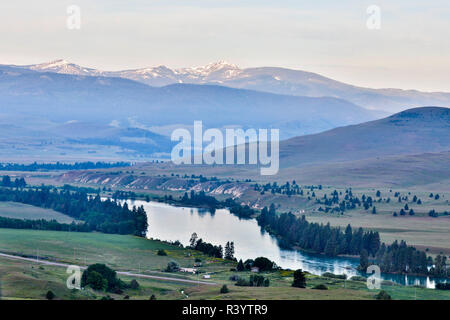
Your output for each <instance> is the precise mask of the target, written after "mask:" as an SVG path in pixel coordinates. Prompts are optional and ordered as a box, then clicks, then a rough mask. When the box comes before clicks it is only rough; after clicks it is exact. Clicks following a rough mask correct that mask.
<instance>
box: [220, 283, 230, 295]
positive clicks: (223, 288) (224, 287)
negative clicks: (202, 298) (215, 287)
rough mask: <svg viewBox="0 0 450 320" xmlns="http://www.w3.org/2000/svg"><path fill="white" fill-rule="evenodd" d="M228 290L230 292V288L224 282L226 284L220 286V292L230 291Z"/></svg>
mask: <svg viewBox="0 0 450 320" xmlns="http://www.w3.org/2000/svg"><path fill="white" fill-rule="evenodd" d="M228 292H230V290H228V287H227V285H226V284H224V285H223V286H222V288H220V293H228Z"/></svg>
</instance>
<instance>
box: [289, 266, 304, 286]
mask: <svg viewBox="0 0 450 320" xmlns="http://www.w3.org/2000/svg"><path fill="white" fill-rule="evenodd" d="M292 286H293V287H296V288H306V274H305V273H304V272H303V271H302V269H298V270H295V271H294V281H293V282H292Z"/></svg>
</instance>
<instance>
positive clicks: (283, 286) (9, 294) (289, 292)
mask: <svg viewBox="0 0 450 320" xmlns="http://www.w3.org/2000/svg"><path fill="white" fill-rule="evenodd" d="M159 249H164V250H166V252H167V253H168V256H158V255H157V250H159ZM38 250H39V251H38ZM0 252H3V253H11V254H16V255H26V256H29V257H34V258H35V255H36V254H37V253H38V252H39V259H40V260H41V261H42V260H50V261H55V262H65V263H73V264H78V265H85V264H92V263H105V264H107V265H108V266H110V267H112V268H113V269H115V270H117V271H120V270H122V271H134V272H140V273H147V274H155V275H159V276H161V275H163V276H168V277H177V278H184V279H191V280H196V279H197V276H195V275H189V274H184V273H160V271H161V270H162V269H163V268H164V267H165V266H166V265H167V263H168V262H169V261H171V260H175V261H177V262H178V263H179V264H180V265H181V266H182V267H192V266H193V265H194V262H195V259H196V258H197V259H200V260H201V261H202V266H201V267H199V270H200V272H201V273H209V274H210V275H211V279H210V281H212V282H215V283H217V285H213V286H211V285H208V286H207V285H196V284H189V283H177V282H171V281H167V280H153V279H142V278H137V280H138V282H139V284H140V288H139V289H138V290H130V289H127V290H125V292H124V293H123V294H120V295H117V294H110V295H111V296H112V297H113V298H115V299H123V298H124V297H125V296H126V295H128V296H129V297H130V299H148V298H149V297H150V296H151V295H155V296H156V297H157V298H158V299H341V300H342V299H344V300H346V299H373V298H374V296H375V294H376V293H377V292H378V290H368V289H367V286H366V284H365V282H361V281H351V280H347V281H344V280H339V279H331V278H326V277H319V276H314V275H309V276H308V277H307V288H306V289H298V288H292V287H291V283H292V272H290V271H275V272H272V273H264V274H262V275H264V276H265V277H267V278H269V279H270V286H269V287H261V288H254V287H237V286H235V285H234V282H233V281H231V280H230V279H229V278H230V276H232V275H239V276H240V277H244V278H248V277H249V276H250V275H251V273H250V272H241V273H236V272H233V271H230V268H232V267H235V263H234V262H230V261H224V260H222V259H214V258H209V257H207V256H205V255H203V254H201V253H199V252H196V251H192V250H188V249H183V248H179V247H174V246H172V245H169V244H165V243H161V242H159V241H153V240H147V239H143V238H138V237H133V236H123V235H108V234H100V233H70V232H56V231H36V230H15V229H0ZM65 271H66V270H65V268H64V267H57V266H49V265H41V264H39V263H37V262H31V261H18V260H11V259H7V258H4V257H0V293H1V297H2V298H3V299H44V298H45V293H46V292H47V291H48V290H52V291H53V292H54V293H55V294H56V298H57V299H99V298H101V297H102V296H105V295H106V294H107V293H105V292H98V291H93V290H91V289H85V290H81V291H78V290H69V289H67V288H66V286H65V283H66V280H67V276H68V275H67V274H66V273H65ZM120 278H122V279H123V280H125V281H130V280H131V279H132V278H131V277H127V276H120ZM223 284H226V285H227V286H228V288H229V289H230V292H229V293H227V294H220V293H219V290H220V287H221V286H222V285H223ZM317 284H325V285H326V286H327V287H328V289H329V290H315V289H313V287H314V286H316V285H317ZM382 289H384V290H386V291H387V292H389V294H390V295H391V296H392V297H393V298H394V299H416V298H417V299H450V292H448V291H437V290H431V289H424V288H414V287H404V286H400V285H383V286H382Z"/></svg>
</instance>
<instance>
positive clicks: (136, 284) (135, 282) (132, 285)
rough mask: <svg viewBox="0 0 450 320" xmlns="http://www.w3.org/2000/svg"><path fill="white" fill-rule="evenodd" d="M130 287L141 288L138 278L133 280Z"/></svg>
mask: <svg viewBox="0 0 450 320" xmlns="http://www.w3.org/2000/svg"><path fill="white" fill-rule="evenodd" d="M130 289H139V282H137V281H136V279H133V280H131V282H130Z"/></svg>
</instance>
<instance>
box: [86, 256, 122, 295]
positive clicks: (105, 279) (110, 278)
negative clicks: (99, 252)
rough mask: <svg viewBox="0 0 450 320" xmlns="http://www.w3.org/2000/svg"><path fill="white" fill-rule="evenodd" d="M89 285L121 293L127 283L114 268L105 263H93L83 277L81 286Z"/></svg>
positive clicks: (96, 288)
mask: <svg viewBox="0 0 450 320" xmlns="http://www.w3.org/2000/svg"><path fill="white" fill-rule="evenodd" d="M87 285H89V286H90V287H91V288H92V289H94V290H106V291H110V292H114V293H121V292H122V290H121V289H122V288H124V287H126V285H125V283H124V282H123V281H122V280H120V279H119V278H117V274H116V272H115V271H114V270H112V269H110V268H109V267H107V266H106V265H104V264H100V263H97V264H92V265H90V266H89V267H88V268H87V269H86V270H85V271H84V272H83V275H82V277H81V286H82V287H85V286H87Z"/></svg>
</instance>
